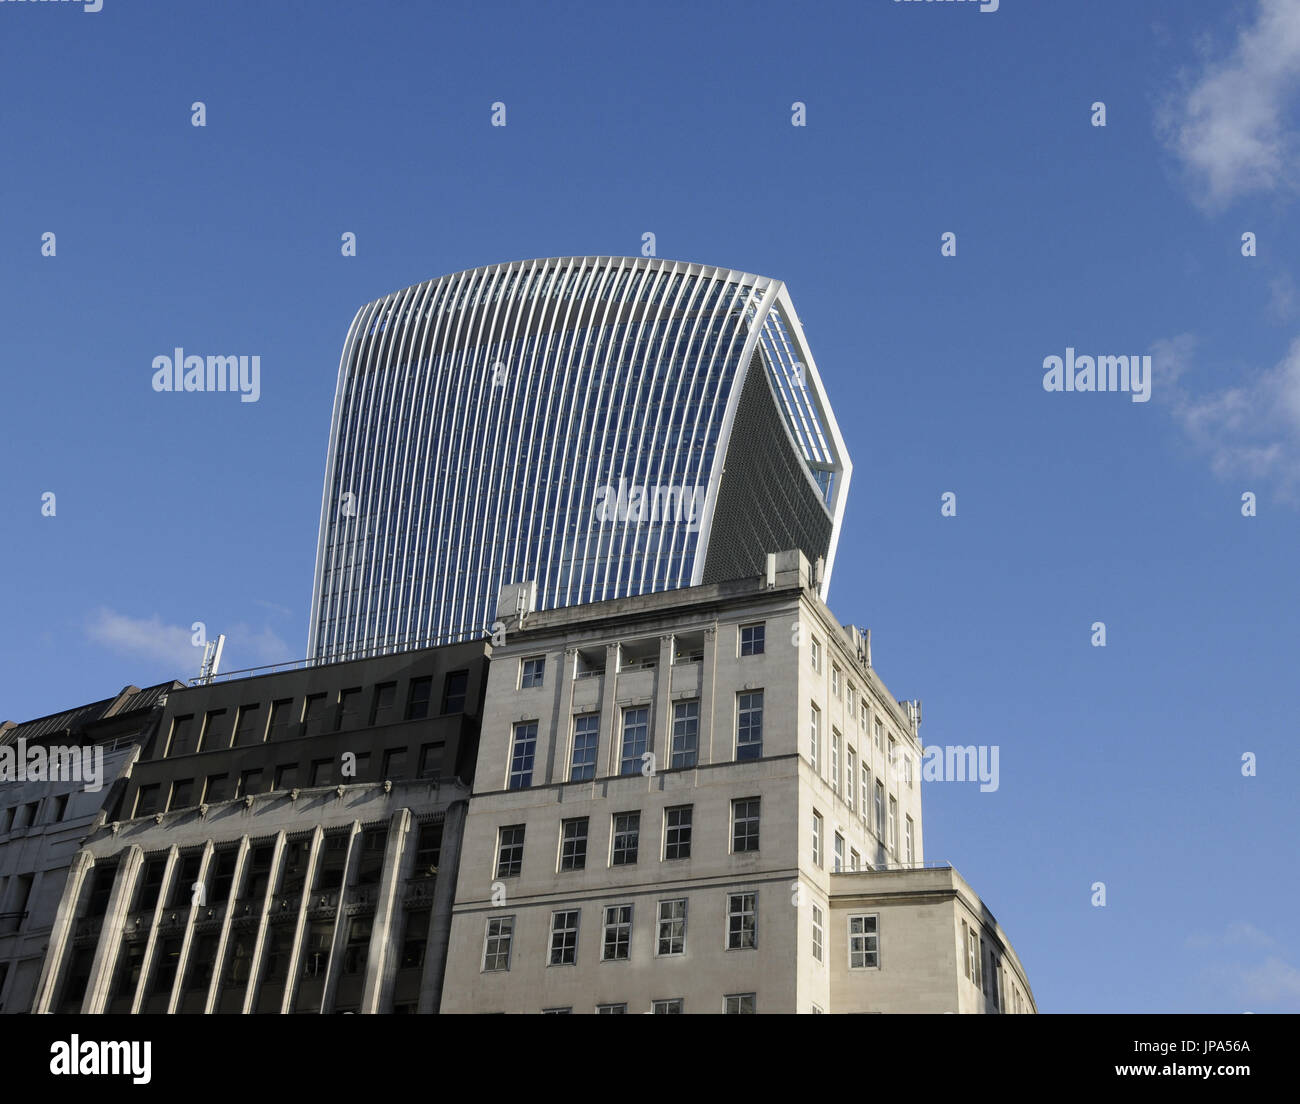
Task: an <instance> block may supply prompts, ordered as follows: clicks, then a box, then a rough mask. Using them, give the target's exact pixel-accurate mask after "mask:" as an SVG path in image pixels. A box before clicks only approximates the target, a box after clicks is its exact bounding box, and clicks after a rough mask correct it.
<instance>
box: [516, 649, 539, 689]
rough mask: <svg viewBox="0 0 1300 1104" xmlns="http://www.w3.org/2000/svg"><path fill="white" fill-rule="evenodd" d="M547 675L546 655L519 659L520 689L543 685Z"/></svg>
mask: <svg viewBox="0 0 1300 1104" xmlns="http://www.w3.org/2000/svg"><path fill="white" fill-rule="evenodd" d="M545 675H546V657H545V656H530V657H529V658H528V659H522V660H520V661H519V689H521V690H527V689H529V688H530V687H533V686H541V685H542V680H543V678H544V677H545Z"/></svg>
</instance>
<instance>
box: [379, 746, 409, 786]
mask: <svg viewBox="0 0 1300 1104" xmlns="http://www.w3.org/2000/svg"><path fill="white" fill-rule="evenodd" d="M405 777H406V748H389V749H388V750H387V751H385V752H384V779H385V781H389V782H391V781H393V780H394V779H402V778H405Z"/></svg>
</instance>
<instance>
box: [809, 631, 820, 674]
mask: <svg viewBox="0 0 1300 1104" xmlns="http://www.w3.org/2000/svg"><path fill="white" fill-rule="evenodd" d="M808 656H809V658H810V659H811V660H812V669H813V670H814V671H820V670H821V669H822V642H821V641H820V640H818V639H817V638H816V637H815V636H814V637H812V644H811V646H810V648H809V651H808Z"/></svg>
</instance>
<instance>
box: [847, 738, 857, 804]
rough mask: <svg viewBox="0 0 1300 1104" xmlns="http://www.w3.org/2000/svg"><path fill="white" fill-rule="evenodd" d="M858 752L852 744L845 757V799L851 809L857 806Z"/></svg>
mask: <svg viewBox="0 0 1300 1104" xmlns="http://www.w3.org/2000/svg"><path fill="white" fill-rule="evenodd" d="M857 789H858V753H857V752H856V751H854V749H853V747H852V746H851V745H850V746H849V748H848V749H847V751H846V752H845V757H844V800H845V802H846V803H847V805H848V807H849V808H850V809H854V808H856V807H857Z"/></svg>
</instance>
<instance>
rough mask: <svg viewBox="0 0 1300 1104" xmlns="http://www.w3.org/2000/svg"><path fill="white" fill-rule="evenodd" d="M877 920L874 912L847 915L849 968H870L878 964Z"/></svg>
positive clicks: (878, 936) (878, 940) (878, 938)
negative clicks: (871, 913) (870, 913)
mask: <svg viewBox="0 0 1300 1104" xmlns="http://www.w3.org/2000/svg"><path fill="white" fill-rule="evenodd" d="M878 921H879V918H878V917H877V916H875V915H874V914H873V915H862V916H850V917H849V969H850V970H871V969H875V968H876V967H878V966H879V965H880V935H879V932H878V930H877V926H878Z"/></svg>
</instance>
